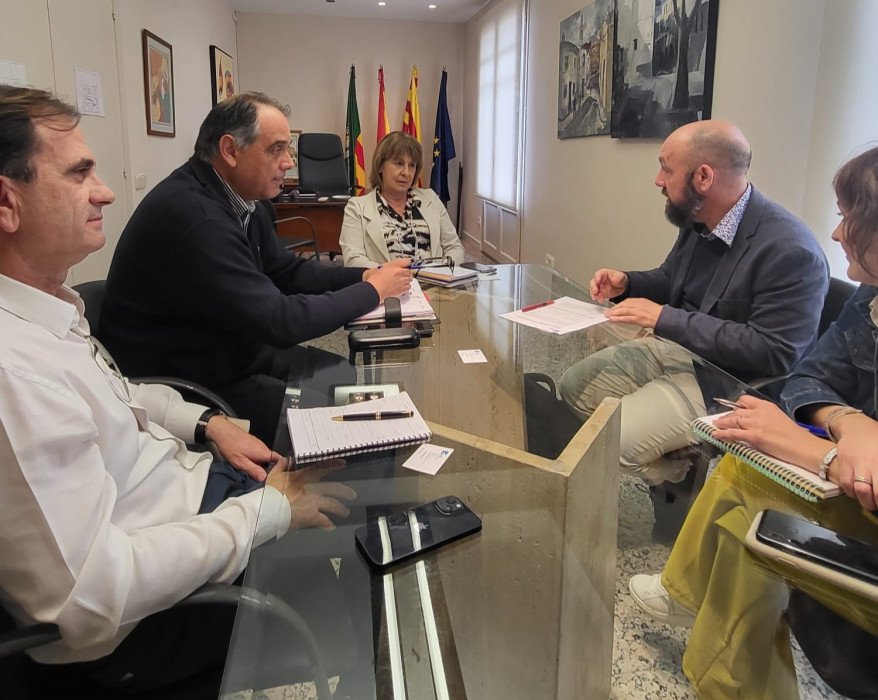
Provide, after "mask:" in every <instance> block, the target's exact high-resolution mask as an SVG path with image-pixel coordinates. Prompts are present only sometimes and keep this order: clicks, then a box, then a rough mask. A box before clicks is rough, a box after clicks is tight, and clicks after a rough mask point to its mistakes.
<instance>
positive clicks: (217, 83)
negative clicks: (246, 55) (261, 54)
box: [210, 46, 238, 105]
mask: <svg viewBox="0 0 878 700" xmlns="http://www.w3.org/2000/svg"><path fill="white" fill-rule="evenodd" d="M210 84H211V87H212V88H213V104H215V105H216V104H219V103H220V102H224V101H225V100H227V99H229V98H230V97H234V96H235V93H236V92H237V88H238V79H237V76H236V75H235V62H234V61H233V60H232V57H231V56H229V54H227V53H226V52H225V51H223V50H222V49H221V48H220V47H219V46H211V47H210Z"/></svg>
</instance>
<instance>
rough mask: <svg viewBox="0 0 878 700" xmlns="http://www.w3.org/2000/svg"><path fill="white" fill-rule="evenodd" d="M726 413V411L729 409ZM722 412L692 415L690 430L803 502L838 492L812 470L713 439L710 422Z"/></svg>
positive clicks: (823, 497)
mask: <svg viewBox="0 0 878 700" xmlns="http://www.w3.org/2000/svg"><path fill="white" fill-rule="evenodd" d="M726 413H729V411H727V412H726ZM726 413H717V414H716V415H713V416H704V417H702V418H696V419H695V420H694V421H692V432H693V433H695V435H697V436H698V437H700V438H702V439H703V440H706V441H707V442H709V443H710V444H711V445H715V446H716V447H719V448H720V449H721V450H725V451H726V452H729V453H731V454H733V455H735V456H736V457H740V458H741V459H742V460H744V462H746V463H747V464H749V465H750V466H751V467H753V468H754V469H756V470H757V471H759V472H761V473H762V474H764V475H765V476H767V477H768V478H769V479H772V480H774V481H776V482H777V483H779V484H780V485H781V486H783V487H785V488H787V489H789V490H790V491H792V492H793V493H795V494H796V495H798V496H801V497H802V498H804V499H805V500H807V501H814V502H816V501H822V500H824V499H827V498H832V497H833V496H837V495H838V494H840V493H841V488H840V487H838V486H837V485H836V484H833V483H832V482H831V481H826V480H825V479H821V478H820V477H819V476H817V475H816V474H815V473H814V472H810V471H808V470H807V469H804V468H803V467H799V466H797V465H795V464H790V463H789V462H784V461H783V460H782V459H777V458H776V457H771V456H770V455H767V454H765V453H764V452H760V451H759V450H757V449H755V448H753V447H750V446H749V445H747V444H746V443H743V442H726V441H725V440H718V439H717V438H715V437H714V436H713V431H714V430H715V428H714V425H713V422H714V421H715V420H716V419H717V418H719V417H720V416H724V415H726ZM826 445H827V450H828V449H829V448H830V447H831V446H832V444H831V443H828V442H827V443H826Z"/></svg>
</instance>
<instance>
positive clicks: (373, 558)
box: [354, 496, 482, 568]
mask: <svg viewBox="0 0 878 700" xmlns="http://www.w3.org/2000/svg"><path fill="white" fill-rule="evenodd" d="M481 529H482V520H481V518H479V516H477V515H476V514H475V513H473V512H472V511H471V510H470V509H469V508H468V507H467V506H466V504H465V503H464V502H463V501H461V500H460V499H459V498H458V497H457V496H443V497H442V498H437V499H436V500H435V501H431V502H430V503H425V504H424V505H422V506H418V507H416V508H412V509H411V510H405V511H402V512H401V513H394V514H392V515H382V516H380V517H378V518H376V519H375V520H373V521H372V522H370V523H368V524H366V525H364V526H363V527H360V528H357V530H356V531H355V532H354V538H355V539H356V541H357V547H359V548H360V551H361V552H362V553H363V555H364V556H365V557H366V559H367V560H368V561H369V563H370V564H371V565H372V566H375V567H379V568H382V567H386V566H391V565H393V564H396V563H397V562H400V561H403V560H405V559H408V558H410V557H413V556H414V555H416V554H420V553H422V552H426V551H429V550H431V549H435V548H436V547H439V546H440V545H443V544H446V543H448V542H453V541H454V540H458V539H460V538H461V537H465V536H466V535H469V534H472V533H474V532H478V531H479V530H481Z"/></svg>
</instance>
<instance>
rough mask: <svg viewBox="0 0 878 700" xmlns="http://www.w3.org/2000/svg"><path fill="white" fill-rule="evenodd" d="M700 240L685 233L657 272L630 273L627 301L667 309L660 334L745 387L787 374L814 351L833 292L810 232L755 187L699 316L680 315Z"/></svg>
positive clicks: (692, 313)
mask: <svg viewBox="0 0 878 700" xmlns="http://www.w3.org/2000/svg"><path fill="white" fill-rule="evenodd" d="M697 235H698V234H697V233H696V232H695V231H693V230H692V228H691V227H687V228H685V229H681V230H680V234H679V236H678V237H677V242H676V243H675V244H674V247H673V248H672V249H671V252H670V253H669V254H668V257H667V258H666V259H665V261H664V262H663V263H662V264H661V265H660V266H659V267H657V268H656V269H654V270H648V271H644V272H629V273H627V274H628V282H629V286H628V290H627V292H626V294H625V295H624V296H623V297H619V298H620V299H621V298H624V297H625V296H627V297H645V298H647V299H651V300H652V301H655V302H657V303H659V304H665V305H666V306H665V307H664V308H663V309H662V312H661V315H660V316H659V320H658V323H657V324H656V327H655V333H656V335H658V336H661V337H662V338H667V339H668V340H673V341H674V342H676V343H679V344H680V345H682V346H684V347H686V348H688V349H689V350H691V351H692V352H694V353H696V354H697V355H699V356H701V357H703V358H704V359H706V360H708V361H709V362H712V363H714V364H716V365H719V366H720V367H721V368H723V369H725V370H726V371H728V372H731V373H732V374H734V375H736V376H737V377H739V378H741V379H743V380H748V379H752V378H754V377H761V376H776V375H781V374H785V373H786V372H789V370H790V369H791V368H792V367H793V365H795V364H796V362H798V361H799V360H800V359H801V358H802V357H803V356H804V355H805V353H806V352H807V351H808V350H809V349H810V348H811V347H812V346H813V345H814V342H815V340H816V337H817V325H818V322H819V320H820V312H821V310H822V308H823V300H824V299H825V297H826V292H827V290H828V288H829V267H828V265H827V263H826V256H825V255H824V253H823V250H822V249H821V248H820V245H819V244H818V243H817V240H816V239H815V238H814V235H813V234H812V233H811V231H810V229H809V228H808V227H807V225H806V224H805V223H804V222H803V221H801V220H800V219H798V218H796V217H795V216H793V215H792V214H790V213H789V212H788V211H787V210H786V209H784V208H783V207H781V206H780V205H779V204H776V203H774V202H772V201H771V200H769V199H767V198H766V197H765V196H764V195H762V194H761V193H760V192H758V191H757V190H756V188H755V187H754V188H753V191H752V192H751V194H750V201H749V202H748V203H747V208H746V209H745V210H744V216H743V218H742V219H741V223H740V225H739V226H738V231H737V233H736V235H735V239H734V241H733V242H732V245H731V247H730V248H729V249H728V250H727V251H726V252H725V253H724V254H723V256H722V258H721V259H720V262H719V266H718V267H717V269H716V272H715V274H714V276H713V279H712V280H711V282H710V284H709V285H708V287H707V290H706V291H705V294H704V299H703V301H702V302H701V306H700V308H699V309H698V311H684V310H683V309H681V308H679V305H680V304H681V303H682V299H683V286H684V283H685V281H686V276H687V274H688V272H689V266H690V263H691V261H692V255H693V253H694V251H695V243H696V241H697V238H696V236H697Z"/></svg>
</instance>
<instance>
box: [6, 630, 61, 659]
mask: <svg viewBox="0 0 878 700" xmlns="http://www.w3.org/2000/svg"><path fill="white" fill-rule="evenodd" d="M59 639H61V633H60V632H59V631H58V625H52V624H49V623H48V622H45V623H40V624H37V625H31V626H30V627H23V628H22V629H18V630H12V631H11V632H5V633H4V634H0V658H2V657H4V656H11V655H12V654H18V653H20V652H23V651H27V650H28V649H30V648H31V647H38V646H41V645H43V644H48V643H49V642H57V641H58V640H59Z"/></svg>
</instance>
